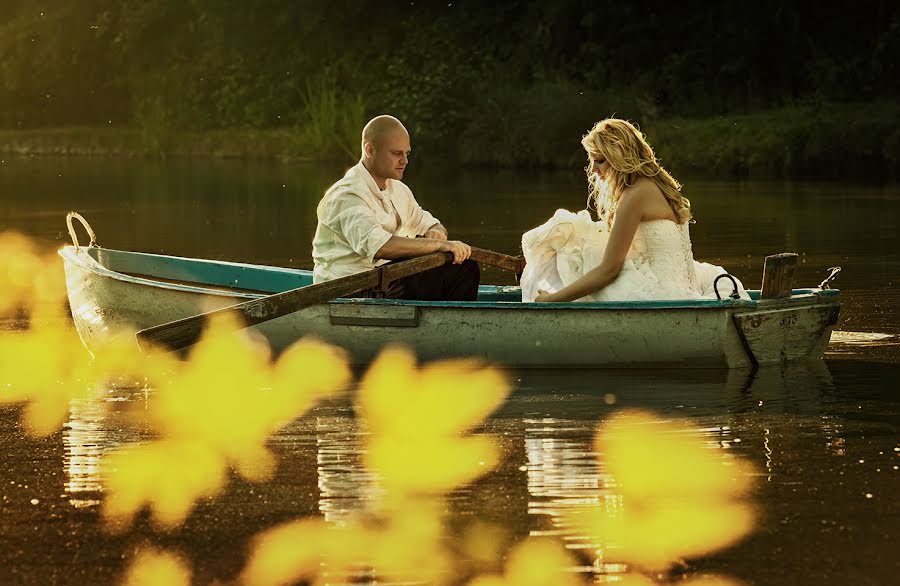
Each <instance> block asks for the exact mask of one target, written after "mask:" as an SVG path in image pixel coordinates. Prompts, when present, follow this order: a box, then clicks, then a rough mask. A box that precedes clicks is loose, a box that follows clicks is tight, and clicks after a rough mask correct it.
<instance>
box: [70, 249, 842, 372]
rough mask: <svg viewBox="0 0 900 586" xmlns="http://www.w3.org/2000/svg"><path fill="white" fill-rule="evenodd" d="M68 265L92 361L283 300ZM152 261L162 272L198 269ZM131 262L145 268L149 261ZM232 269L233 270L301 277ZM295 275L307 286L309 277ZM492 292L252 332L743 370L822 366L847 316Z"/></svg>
mask: <svg viewBox="0 0 900 586" xmlns="http://www.w3.org/2000/svg"><path fill="white" fill-rule="evenodd" d="M116 253H117V254H119V255H128V254H132V255H140V253H126V252H122V251H116ZM60 254H61V255H62V256H63V259H64V260H65V270H66V280H67V286H68V293H69V302H70V305H71V308H72V315H73V318H74V321H75V325H76V328H77V329H78V332H79V335H80V336H81V339H82V341H83V342H84V344H85V346H86V347H87V348H88V349H89V350H91V351H95V350H96V349H98V348H100V347H101V346H102V345H103V344H104V343H106V342H107V341H108V340H109V339H110V338H111V337H113V336H133V334H134V332H135V331H137V330H140V329H143V328H147V327H151V326H154V325H158V324H161V323H165V322H168V321H172V320H176V319H180V318H184V317H188V316H191V315H195V314H197V313H200V312H203V311H210V310H213V309H219V308H222V307H226V306H228V305H233V304H235V303H239V302H241V301H244V300H248V299H253V298H257V297H259V296H261V295H263V294H265V293H267V292H272V291H259V292H250V291H247V290H237V289H230V288H227V287H222V286H221V282H220V283H219V284H218V285H212V284H209V283H203V282H199V281H201V280H202V277H194V278H195V279H196V281H198V282H194V283H191V284H185V283H184V281H181V282H178V283H172V282H167V280H165V279H163V278H154V277H153V276H152V275H150V274H146V272H145V274H142V275H141V276H134V275H129V274H125V273H122V272H117V271H116V270H114V269H115V268H116V267H113V266H111V264H110V263H106V265H104V263H103V262H99V261H102V260H103V254H102V253H98V251H97V250H96V249H94V250H93V251H91V249H84V248H82V249H80V250H75V249H74V247H66V248H65V249H63V250H62V251H61V252H60ZM141 256H143V257H147V258H151V257H152V259H155V260H154V262H163V261H161V260H159V259H167V258H171V259H176V260H179V261H185V262H187V261H191V260H193V259H177V257H161V256H156V255H141ZM122 258H123V259H125V258H126V257H124V256H123V257H122ZM98 259H99V261H98ZM127 260H128V262H129V263H132V265H138V264H140V263H139V261H140V259H139V258H137V257H133V258H132V257H127ZM197 262H203V263H207V264H208V263H214V261H199V260H198V261H197ZM220 264H221V263H220ZM224 264H227V265H228V268H229V269H231V268H234V267H238V268H241V267H244V268H246V269H247V270H248V271H253V270H255V271H266V270H273V271H282V273H284V272H285V271H289V270H287V269H276V268H271V269H269V268H268V267H258V266H254V265H238V264H234V263H224ZM186 266H187V265H186ZM198 266H199V265H198ZM204 266H205V265H204ZM211 266H212V265H210V267H211ZM129 268H134V266H131V265H129ZM217 268H220V267H217ZM235 270H236V269H235ZM201 272H202V271H201ZM293 273H297V274H298V278H300V277H301V276H302V275H300V273H303V272H302V271H293ZM170 276H171V275H170ZM280 278H281V279H282V281H284V280H285V279H288V280H287V281H286V282H279V284H278V285H273V286H272V288H273V289H276V290H283V288H285V287H290V286H292V285H289V284H286V283H290V282H291V281H290V280H289V279H290V278H292V275H291V274H282V275H281V277H280ZM234 281H238V279H237V278H235V279H234ZM223 282H224V281H223ZM228 282H229V283H230V282H231V280H230V277H229V280H228ZM483 289H485V291H486V292H487V293H485V298H486V299H487V300H484V301H476V302H422V301H400V300H376V299H339V300H335V301H333V302H330V303H327V304H322V305H318V306H314V307H310V308H307V309H304V310H302V311H298V312H295V313H293V314H289V315H286V316H284V317H281V318H277V319H274V320H271V321H268V322H264V323H262V324H259V325H257V326H254V327H253V328H252V329H253V330H256V331H257V332H259V333H260V334H261V335H263V336H264V337H265V338H266V339H267V340H268V342H269V344H270V345H271V347H272V349H273V351H274V352H276V353H278V352H281V351H283V350H284V349H286V348H287V347H288V346H289V345H291V344H292V343H294V342H295V341H297V340H298V339H300V338H302V337H304V336H309V335H314V336H317V337H318V338H321V339H323V340H325V341H328V342H331V343H334V344H336V345H338V346H341V347H343V348H345V349H346V350H348V352H349V353H350V355H351V356H352V359H353V361H354V362H356V363H366V362H369V361H371V360H372V359H373V358H374V357H375V356H376V355H377V353H378V352H379V351H380V350H381V349H382V348H383V347H384V346H386V345H388V344H391V343H398V344H405V345H407V346H409V347H411V348H413V349H414V350H415V352H416V353H417V355H418V356H419V357H420V358H421V359H423V360H431V359H437V358H446V357H455V356H477V357H481V358H484V359H486V360H489V361H492V362H498V363H501V364H506V365H509V366H516V367H536V368H555V367H579V368H594V367H651V366H652V367H673V366H676V367H691V368H694V367H714V368H740V367H749V366H752V365H754V364H771V363H778V362H792V361H799V360H808V359H818V358H821V357H822V354H823V353H824V350H825V346H826V345H827V343H828V340H829V338H830V335H831V330H832V328H833V327H834V323H835V322H836V319H837V312H838V311H839V308H840V304H839V303H837V300H836V297H837V296H836V292H833V291H819V290H803V291H804V292H802V293H799V294H797V295H794V296H792V298H790V299H787V300H783V301H778V302H755V301H745V300H726V301H722V302H715V301H710V302H701V301H695V302H643V303H635V302H631V303H602V304H597V303H565V304H561V303H560V304H534V303H521V302H515V301H510V300H508V299H514V297H513V296H512V295H509V294H504V293H503V292H504V291H506V292H507V293H509V292H510V291H509V290H510V289H513V288H505V289H504V288H496V287H494V288H490V287H487V288H484V287H483ZM512 293H513V295H514V294H515V292H512ZM503 299H507V300H506V301H504V300H503ZM779 311H781V312H783V313H781V314H779V313H778V312H779ZM773 312H775V313H773ZM784 312H786V313H784ZM785 316H787V319H786V320H785V319H784V318H785ZM757 322H758V323H757ZM754 323H757V325H756V326H755V327H754V326H753V324H754ZM785 323H786V324H787V325H785Z"/></svg>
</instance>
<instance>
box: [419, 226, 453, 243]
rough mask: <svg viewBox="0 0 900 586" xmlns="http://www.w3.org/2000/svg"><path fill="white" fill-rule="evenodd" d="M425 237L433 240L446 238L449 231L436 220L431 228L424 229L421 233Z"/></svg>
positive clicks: (448, 235)
mask: <svg viewBox="0 0 900 586" xmlns="http://www.w3.org/2000/svg"><path fill="white" fill-rule="evenodd" d="M423 236H424V237H425V238H433V239H435V240H447V239H448V238H449V237H450V233H449V232H447V229H446V228H444V225H443V224H441V223H440V222H438V223H437V224H435V225H434V226H432V227H431V228H429V229H427V230H425V233H424V234H423Z"/></svg>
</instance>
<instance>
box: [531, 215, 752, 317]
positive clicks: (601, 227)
mask: <svg viewBox="0 0 900 586" xmlns="http://www.w3.org/2000/svg"><path fill="white" fill-rule="evenodd" d="M608 238H609V230H608V228H607V225H606V223H605V222H595V221H594V220H593V219H592V218H591V215H590V212H588V211H587V210H582V211H580V212H578V213H572V212H570V211H568V210H562V209H560V210H557V211H556V213H555V214H553V217H552V218H550V219H549V220H548V221H547V222H545V223H544V224H542V225H541V226H538V227H537V228H534V229H533V230H529V231H528V232H526V233H525V234H524V235H523V236H522V252H523V253H524V255H525V261H526V263H527V264H526V266H525V270H524V272H523V273H522V278H521V280H520V284H521V286H522V300H523V301H534V298H535V297H537V294H538V290H539V289H542V290H544V291H548V292H551V293H552V292H555V291H558V290H560V289H562V288H563V287H565V286H567V285H569V284H571V283H572V282H574V281H576V280H577V279H579V278H580V277H581V276H583V275H584V274H585V273H586V272H588V271H590V270H591V269H593V268H594V267H596V266H597V265H599V264H600V262H601V261H602V260H603V253H604V251H605V250H606V241H607V239H608ZM726 272H727V271H726V270H725V269H724V268H722V267H720V266H716V265H712V264H709V263H702V262H697V261H695V260H694V256H693V252H692V248H691V237H690V232H689V229H688V224H687V223H684V224H676V223H675V222H673V221H671V220H651V221H649V222H641V223H640V225H638V228H637V231H636V232H635V235H634V240H633V241H632V244H631V248H630V249H629V251H628V254H627V256H626V258H625V263H624V264H623V265H622V270H621V271H620V272H619V275H618V277H616V279H615V280H614V281H613V282H612V283H610V284H609V285H607V286H606V287H603V288H602V289H600V290H599V291H597V292H596V293H593V294H591V295H587V296H585V297H582V298H581V299H579V301H648V300H669V299H703V298H710V299H715V298H716V292H715V290H714V289H713V282H714V281H715V279H716V277H717V276H719V275H721V274H723V273H726ZM735 280H737V278H735ZM737 283H738V293H739V294H740V296H741V298H743V299H749V298H750V297H749V295H747V292H746V291H745V290H744V286H743V284H741V282H740V281H739V280H737ZM718 289H719V294H720V295H721V296H722V298H723V299H725V298H727V297H728V296H729V295H730V294H731V291H732V285H731V281H730V280H728V279H722V280H720V281H719V284H718Z"/></svg>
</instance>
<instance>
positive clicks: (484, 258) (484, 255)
mask: <svg viewBox="0 0 900 586" xmlns="http://www.w3.org/2000/svg"><path fill="white" fill-rule="evenodd" d="M470 258H471V259H472V260H474V261H475V262H478V263H481V264H485V265H489V266H492V267H497V268H498V269H503V270H504V271H510V272H512V273H515V274H516V275H521V274H522V271H523V270H525V259H524V258H523V257H521V256H510V255H508V254H503V253H502V252H494V251H493V250H485V249H483V248H476V247H474V246H473V247H472V256H471V257H470Z"/></svg>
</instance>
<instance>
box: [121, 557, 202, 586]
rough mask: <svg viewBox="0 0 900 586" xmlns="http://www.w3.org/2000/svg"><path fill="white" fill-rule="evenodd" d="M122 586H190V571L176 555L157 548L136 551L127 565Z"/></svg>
mask: <svg viewBox="0 0 900 586" xmlns="http://www.w3.org/2000/svg"><path fill="white" fill-rule="evenodd" d="M123 584H124V586H190V584H191V571H190V569H189V568H188V567H187V564H186V563H185V562H184V561H183V560H182V559H181V558H180V557H178V556H176V555H174V554H171V553H168V552H165V551H160V550H157V549H152V548H151V549H143V550H141V551H139V552H138V554H137V556H136V557H135V559H134V561H133V562H132V563H131V565H130V566H129V568H128V570H127V572H126V574H125V579H124V580H123Z"/></svg>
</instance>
